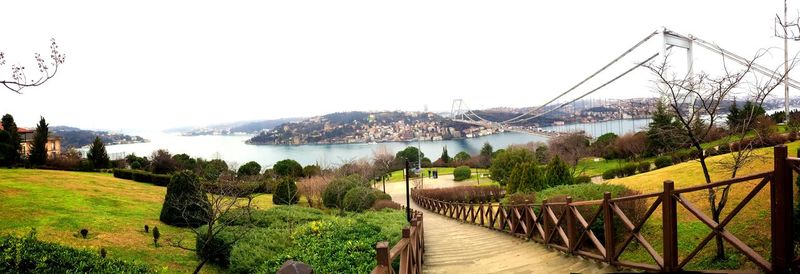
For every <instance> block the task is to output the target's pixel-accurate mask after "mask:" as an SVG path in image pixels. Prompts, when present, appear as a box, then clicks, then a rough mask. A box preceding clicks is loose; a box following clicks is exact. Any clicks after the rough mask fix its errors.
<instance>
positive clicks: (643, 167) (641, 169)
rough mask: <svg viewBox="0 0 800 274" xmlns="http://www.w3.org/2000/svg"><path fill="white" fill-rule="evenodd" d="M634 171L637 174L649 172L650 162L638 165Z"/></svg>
mask: <svg viewBox="0 0 800 274" xmlns="http://www.w3.org/2000/svg"><path fill="white" fill-rule="evenodd" d="M636 170H637V171H639V173H645V172H648V171H650V162H642V163H639V165H638V166H636Z"/></svg>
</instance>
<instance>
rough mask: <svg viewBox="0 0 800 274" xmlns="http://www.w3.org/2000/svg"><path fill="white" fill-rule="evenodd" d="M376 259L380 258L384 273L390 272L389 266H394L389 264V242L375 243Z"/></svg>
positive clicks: (379, 264)
mask: <svg viewBox="0 0 800 274" xmlns="http://www.w3.org/2000/svg"><path fill="white" fill-rule="evenodd" d="M375 251H376V253H377V254H376V255H375V259H376V260H378V266H380V267H381V269H382V270H383V273H389V268H390V267H392V266H391V265H389V242H378V244H377V245H375Z"/></svg>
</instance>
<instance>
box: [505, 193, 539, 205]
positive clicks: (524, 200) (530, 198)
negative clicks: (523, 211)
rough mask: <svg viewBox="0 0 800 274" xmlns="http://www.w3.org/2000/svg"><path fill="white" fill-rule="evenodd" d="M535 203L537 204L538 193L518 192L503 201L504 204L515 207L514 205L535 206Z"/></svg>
mask: <svg viewBox="0 0 800 274" xmlns="http://www.w3.org/2000/svg"><path fill="white" fill-rule="evenodd" d="M535 202H536V193H522V192H517V193H514V194H511V195H508V196H506V198H504V199H503V202H502V204H504V205H511V206H513V205H527V204H533V203H535Z"/></svg>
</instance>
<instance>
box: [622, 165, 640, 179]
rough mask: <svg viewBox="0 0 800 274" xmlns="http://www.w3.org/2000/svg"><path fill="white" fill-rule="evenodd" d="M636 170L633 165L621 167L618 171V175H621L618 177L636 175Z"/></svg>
mask: <svg viewBox="0 0 800 274" xmlns="http://www.w3.org/2000/svg"><path fill="white" fill-rule="evenodd" d="M636 168H637V166H636V164H634V163H630V164H627V165H624V166H622V168H620V169H619V171H620V174H621V175H622V176H620V177H628V176H632V175H634V174H636Z"/></svg>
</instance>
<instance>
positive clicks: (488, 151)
mask: <svg viewBox="0 0 800 274" xmlns="http://www.w3.org/2000/svg"><path fill="white" fill-rule="evenodd" d="M492 152H494V148H492V145H491V144H489V142H486V143H483V147H482V148H481V156H483V157H489V158H492Z"/></svg>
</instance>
